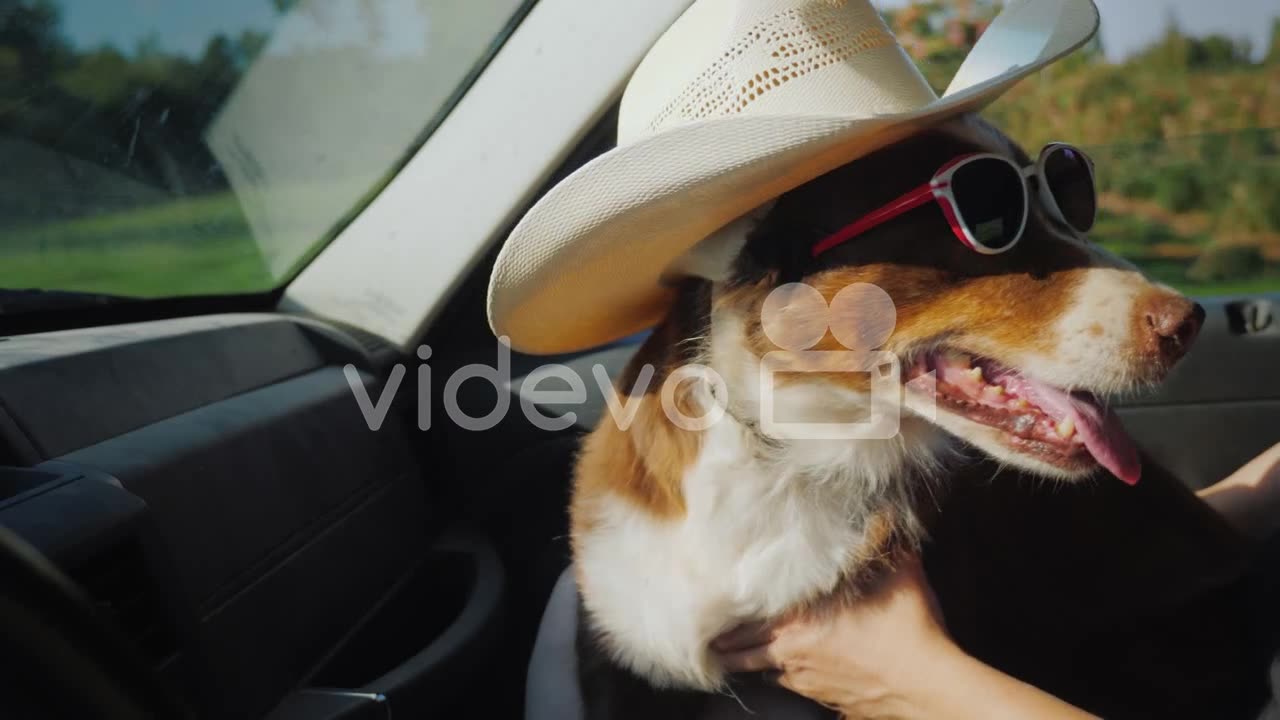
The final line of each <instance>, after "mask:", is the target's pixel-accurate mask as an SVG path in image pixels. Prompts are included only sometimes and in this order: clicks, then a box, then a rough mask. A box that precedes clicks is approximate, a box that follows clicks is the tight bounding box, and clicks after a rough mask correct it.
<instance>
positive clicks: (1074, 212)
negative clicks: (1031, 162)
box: [1044, 147, 1098, 232]
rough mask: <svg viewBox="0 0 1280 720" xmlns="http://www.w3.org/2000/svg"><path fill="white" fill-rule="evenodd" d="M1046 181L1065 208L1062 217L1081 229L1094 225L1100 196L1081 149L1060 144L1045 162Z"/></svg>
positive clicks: (1057, 200) (1059, 205) (1069, 223)
mask: <svg viewBox="0 0 1280 720" xmlns="http://www.w3.org/2000/svg"><path fill="white" fill-rule="evenodd" d="M1044 180H1045V182H1047V183H1048V184H1049V192H1050V193H1052V194H1053V200H1054V202H1056V203H1058V209H1059V210H1061V211H1062V219H1063V220H1066V221H1067V224H1068V225H1070V226H1071V227H1073V228H1075V229H1076V230H1079V231H1080V232H1088V231H1089V230H1090V229H1091V228H1093V221H1094V219H1095V218H1096V217H1097V213H1098V195H1097V191H1096V190H1095V189H1094V187H1093V171H1092V169H1091V168H1090V167H1089V158H1087V157H1085V156H1084V153H1081V152H1080V151H1079V150H1076V149H1075V148H1070V147H1057V148H1054V149H1053V150H1052V151H1050V153H1049V155H1048V156H1047V157H1045V161H1044Z"/></svg>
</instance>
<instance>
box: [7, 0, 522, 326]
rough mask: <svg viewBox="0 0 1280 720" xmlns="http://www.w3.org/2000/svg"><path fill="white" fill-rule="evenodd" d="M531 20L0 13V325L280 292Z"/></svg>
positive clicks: (79, 1)
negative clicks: (64, 309) (84, 300)
mask: <svg viewBox="0 0 1280 720" xmlns="http://www.w3.org/2000/svg"><path fill="white" fill-rule="evenodd" d="M527 4H528V3H526V2H524V1H523V0H467V1H466V2H456V1H455V0H362V1H361V2H354V1H352V0H217V1H216V2H211V1H210V0H113V1H112V2H103V0H0V168H3V172H0V313H2V312H15V311H16V310H17V309H26V308H29V307H40V306H41V305H42V303H43V302H44V301H43V300H42V297H44V296H46V295H47V296H49V297H52V296H53V295H54V294H53V293H43V294H42V293H39V292H36V293H32V292H31V291H32V290H45V291H49V290H56V291H69V292H75V293H97V294H109V295H120V296H128V297H146V298H156V297H170V296H182V295H209V294H217V295H223V294H235V293H249V292H258V291H264V290H268V289H271V288H274V287H277V286H279V285H280V284H282V283H283V282H284V281H286V280H287V279H288V278H290V277H291V276H292V275H293V274H294V273H295V272H296V271H297V270H298V269H300V268H301V267H302V266H303V265H304V264H305V263H306V262H307V261H308V260H309V259H310V258H311V257H314V253H315V252H317V251H318V250H319V249H320V248H321V247H322V246H323V244H324V243H325V241H326V240H328V239H329V238H331V237H332V235H333V234H334V233H335V232H336V231H337V229H339V228H340V227H341V226H342V225H343V224H344V223H345V222H346V221H347V220H348V219H349V218H350V217H351V216H352V215H353V214H354V213H355V212H357V211H358V210H359V209H360V208H361V207H363V206H364V204H365V203H366V202H367V201H368V200H369V199H371V198H372V197H373V195H375V194H376V192H377V191H378V190H379V189H380V188H381V187H382V186H383V185H384V184H385V182H386V181H387V180H388V179H389V178H390V176H391V175H392V174H393V173H394V172H395V171H396V170H397V169H398V168H399V167H400V165H401V164H402V163H403V161H404V160H405V159H406V158H407V156H408V155H409V154H410V153H411V152H412V151H413V150H414V149H415V148H416V147H417V146H418V145H420V144H421V142H422V141H423V140H424V139H425V137H426V135H427V134H428V133H429V132H430V131H431V129H433V127H434V126H435V125H436V124H437V123H438V120H439V118H440V117H441V116H442V113H444V112H447V109H448V108H449V107H450V106H451V104H452V101H453V99H454V98H455V96H456V95H457V93H458V92H460V91H462V90H463V89H465V87H466V84H467V81H468V79H469V78H470V77H471V76H473V74H474V72H475V71H476V70H477V68H479V67H480V66H481V64H482V63H483V62H484V61H485V59H486V58H487V57H488V56H489V55H490V54H491V53H492V51H493V49H494V48H496V46H497V44H499V43H500V42H501V41H502V40H503V39H504V38H505V35H506V34H507V33H508V32H509V30H510V28H511V27H512V25H513V24H514V23H515V22H517V20H518V18H519V17H520V15H521V13H522V12H523V9H524V7H525V6H526V5H527ZM58 295H59V296H60V297H65V295H67V293H58ZM24 297H25V298H27V301H26V302H16V301H15V298H24ZM100 300H101V298H99V301H100Z"/></svg>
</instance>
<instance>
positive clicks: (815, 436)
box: [760, 283, 903, 440]
mask: <svg viewBox="0 0 1280 720" xmlns="http://www.w3.org/2000/svg"><path fill="white" fill-rule="evenodd" d="M761 313H762V318H761V319H762V321H763V322H762V325H763V329H764V332H765V335H766V336H767V337H768V338H769V340H770V341H771V342H772V343H773V344H774V345H775V346H777V347H779V348H781V349H780V350H775V351H773V352H769V353H767V354H765V356H764V357H763V358H761V362H760V429H761V431H762V432H763V433H764V434H765V435H767V436H769V437H773V438H777V439H781V440H888V439H891V438H893V437H896V436H897V435H898V432H899V430H900V428H901V423H902V403H903V388H902V362H901V361H900V360H899V358H898V356H897V355H896V354H894V353H892V352H888V351H885V350H878V349H876V348H880V347H882V346H884V344H885V343H886V342H887V341H888V340H889V336H890V335H892V334H893V330H894V328H895V327H896V325H897V308H896V307H895V305H894V303H893V300H892V299H891V298H890V297H889V294H888V293H886V292H885V291H884V290H883V289H881V288H880V287H878V286H876V285H871V284H867V283H857V284H853V285H849V286H847V287H845V288H843V289H842V290H840V292H838V293H837V294H836V295H835V296H834V297H833V298H832V299H831V304H830V305H828V304H827V301H826V298H825V297H823V295H822V293H821V292H819V291H818V290H817V289H816V288H814V287H812V286H810V285H806V284H804V283H790V284H787V285H783V286H781V287H779V288H777V289H775V290H774V291H773V292H772V293H770V295H769V297H768V298H767V299H766V300H765V303H764V305H763V307H762V310H761ZM828 331H830V332H831V334H832V335H833V336H834V337H835V339H836V340H837V341H838V342H839V343H840V345H841V346H843V347H844V348H845V349H844V350H814V349H813V348H814V347H816V346H817V345H818V343H819V342H821V341H822V339H823V338H824V337H825V336H826V334H827V332H828ZM797 373H824V374H851V375H853V374H861V375H865V376H866V377H867V378H868V379H869V381H870V382H869V390H868V391H867V392H866V393H865V398H863V397H861V396H862V395H864V393H862V392H861V391H857V394H858V395H859V397H858V398H856V399H857V400H859V401H861V400H863V399H865V400H866V402H865V403H862V402H858V403H857V405H859V407H863V408H865V410H866V413H865V414H864V415H862V416H861V417H860V418H859V419H857V420H844V421H825V420H835V419H837V418H840V419H843V418H842V417H841V416H847V414H848V412H847V410H848V408H847V407H845V406H842V405H841V404H840V403H839V402H838V401H837V402H834V403H832V404H831V405H830V406H827V407H825V408H824V407H820V408H819V410H818V412H817V413H814V412H813V408H815V406H821V405H822V403H821V402H819V403H813V402H812V397H811V396H810V397H806V398H804V399H801V401H800V402H798V403H793V404H792V405H798V406H800V407H801V408H803V411H804V412H807V413H808V414H809V416H807V417H803V418H801V419H799V420H791V421H784V420H782V419H780V418H779V417H778V415H779V411H780V409H782V408H781V407H780V406H782V405H787V403H786V402H785V401H784V397H785V393H786V392H788V388H786V387H785V386H783V385H782V384H780V383H779V380H778V378H779V377H780V376H783V375H794V374H797ZM831 391H832V392H833V393H836V394H837V395H835V396H833V397H838V394H839V393H850V394H853V393H855V391H854V390H851V389H847V388H843V387H839V386H833V387H832V388H831ZM850 400H851V401H852V400H854V398H853V397H851V398H850ZM853 404H854V403H853V402H851V403H850V407H851V406H852V405H853ZM787 409H788V410H793V409H795V408H793V407H787ZM826 409H830V411H831V412H830V417H825V418H821V420H824V421H819V418H817V417H813V415H821V414H822V411H823V410H826Z"/></svg>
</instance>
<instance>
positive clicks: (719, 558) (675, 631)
mask: <svg viewBox="0 0 1280 720" xmlns="http://www.w3.org/2000/svg"><path fill="white" fill-rule="evenodd" d="M970 153H992V154H996V155H1000V156H1003V157H1006V158H1008V159H1010V160H1012V161H1013V162H1014V163H1015V164H1016V165H1017V166H1018V167H1026V166H1028V165H1030V164H1031V163H1032V158H1031V157H1030V156H1028V154H1027V153H1026V152H1025V151H1024V150H1023V149H1022V148H1020V147H1019V146H1018V145H1017V144H1016V143H1014V142H1013V141H1012V140H1011V139H1010V138H1009V137H1007V136H1006V135H1004V134H1003V133H1001V132H1000V131H999V130H997V129H996V128H994V127H993V126H991V125H989V124H988V123H986V122H984V121H982V120H981V119H979V118H978V117H977V116H975V115H962V116H960V117H958V118H955V119H952V120H949V121H947V122H946V123H944V124H942V125H939V126H936V127H933V128H930V129H927V130H925V131H923V132H920V133H918V134H916V135H914V136H912V137H909V138H907V139H905V140H903V141H901V142H898V143H896V144H894V145H891V146H889V147H887V148H885V149H882V150H879V151H877V152H875V153H873V154H871V155H868V156H865V157H863V158H860V159H858V160H855V161H854V162H852V163H850V164H848V165H845V166H844V167H840V168H838V169H836V170H834V171H832V172H829V173H827V174H825V175H823V176H821V177H819V178H817V179H816V180H813V181H811V182H809V183H807V184H805V185H802V186H801V187H799V188H797V189H795V190H792V191H790V192H788V193H787V194H785V195H783V196H781V197H780V198H778V199H777V200H776V201H773V202H770V203H769V204H767V205H766V206H764V207H761V208H760V209H758V210H757V211H755V212H753V213H750V214H748V215H746V216H744V217H743V218H742V219H740V220H739V221H737V222H735V223H733V224H731V225H730V226H728V227H726V228H725V229H723V230H722V231H720V232H719V233H717V234H716V235H715V236H713V237H712V238H709V239H708V240H707V241H705V242H704V247H710V248H712V249H713V250H714V252H716V253H720V254H721V255H723V254H725V253H728V254H729V255H730V256H732V258H733V259H732V261H731V262H730V263H729V264H728V268H729V269H728V272H726V273H724V274H723V276H721V277H716V278H714V279H706V278H696V279H685V280H683V281H681V283H680V285H679V289H678V293H677V300H676V302H675V304H674V306H673V307H672V309H671V310H670V312H669V313H668V314H667V316H666V318H665V319H664V320H663V321H662V322H661V323H660V324H659V325H658V326H657V327H656V329H655V330H654V331H653V333H652V334H651V335H650V336H649V337H648V339H647V340H646V341H645V342H644V344H643V345H642V347H641V348H640V350H639V352H638V353H637V355H636V356H635V358H634V359H633V360H632V362H631V364H630V366H629V367H628V369H627V371H626V372H625V373H624V375H623V377H622V378H621V379H620V380H619V382H618V386H619V390H620V391H621V392H622V393H633V394H635V395H636V397H634V398H633V400H634V402H635V403H636V404H637V409H636V410H635V415H634V417H633V418H632V420H631V423H630V425H629V426H628V427H626V428H625V429H623V428H622V427H620V425H619V423H617V422H615V421H614V420H613V419H611V418H609V417H606V418H605V419H604V420H603V421H602V422H601V424H600V425H599V426H598V427H597V428H596V429H595V431H594V432H593V433H592V434H590V435H589V436H588V438H587V439H586V441H585V444H584V446H583V449H582V451H581V454H580V457H579V459H578V462H577V466H576V472H575V477H574V488H573V496H572V503H571V512H570V515H571V541H572V542H571V544H572V552H573V559H574V568H575V572H576V580H577V584H578V589H579V593H580V599H581V609H582V612H581V613H580V616H581V618H582V626H581V628H580V635H579V643H580V649H579V653H580V666H581V668H582V678H581V680H582V684H583V688H584V690H583V692H584V698H585V700H586V704H587V717H589V718H597V717H600V718H603V717H676V716H688V717H694V716H697V714H698V713H699V712H701V710H702V709H705V701H706V700H707V698H709V697H710V696H711V694H714V693H723V692H725V691H727V690H728V689H729V688H730V684H729V679H728V678H727V677H726V675H725V673H724V672H723V670H722V669H721V668H720V667H718V665H717V663H716V660H715V657H714V655H713V653H711V651H710V649H709V645H710V642H711V641H712V640H713V639H714V638H715V637H717V636H718V635H720V634H722V633H724V632H726V631H728V630H730V629H732V628H733V627H735V626H737V625H739V624H741V623H744V622H751V621H759V620H773V619H777V618H782V617H785V616H787V615H788V614H789V613H794V612H798V611H802V610H805V609H811V608H814V607H823V606H831V605H832V604H838V603H844V602H856V599H857V597H858V596H859V594H860V593H861V592H863V591H864V590H865V588H867V587H868V584H869V583H871V582H874V580H875V578H876V577H878V576H879V575H880V574H882V573H883V572H886V571H887V570H890V569H892V567H893V565H894V562H895V559H896V558H899V557H902V555H903V554H904V553H912V552H917V551H918V550H919V549H920V546H921V543H922V542H923V541H924V539H925V538H926V537H927V534H928V532H929V526H930V515H931V512H932V510H933V508H936V506H937V503H938V502H939V497H940V496H941V495H942V494H943V493H945V490H946V488H945V482H944V478H945V477H946V476H947V471H948V467H950V466H953V465H954V462H955V461H956V459H957V458H959V457H960V456H961V455H962V454H963V453H964V452H965V450H964V448H977V449H978V450H980V451H981V452H983V453H985V454H986V455H988V456H990V457H991V458H993V459H994V460H995V461H996V462H998V463H1000V464H1002V465H1005V466H1008V467H1011V468H1017V469H1021V470H1024V471H1028V472H1030V473H1033V474H1036V475H1038V476H1041V477H1044V478H1049V479H1052V480H1056V481H1062V482H1078V481H1082V480H1084V479H1086V478H1093V477H1095V476H1103V475H1107V474H1115V475H1117V476H1119V477H1122V478H1123V479H1125V480H1126V481H1128V482H1135V481H1136V479H1137V478H1136V474H1137V468H1136V462H1137V461H1136V454H1135V452H1134V450H1133V448H1132V446H1131V445H1130V444H1129V442H1128V440H1127V438H1126V437H1125V436H1124V434H1123V430H1122V428H1120V427H1119V425H1118V423H1117V421H1116V420H1115V419H1114V416H1113V415H1112V414H1111V413H1110V412H1109V411H1108V410H1107V402H1108V401H1109V399H1112V398H1115V397H1118V396H1122V395H1127V394H1131V393H1135V392H1139V391H1142V390H1145V389H1148V388H1151V387H1153V386H1155V385H1156V384H1158V383H1160V382H1161V381H1162V380H1163V379H1164V378H1165V377H1166V376H1167V374H1168V373H1169V372H1170V370H1171V369H1172V368H1173V367H1174V365H1175V364H1176V363H1177V362H1178V360H1179V359H1180V358H1181V357H1182V356H1183V355H1184V354H1185V353H1186V352H1187V350H1188V349H1189V347H1190V346H1191V344H1192V342H1193V341H1194V339H1195V336H1196V334H1197V331H1198V329H1199V326H1200V324H1201V322H1202V320H1203V310H1202V309H1201V308H1200V307H1199V306H1197V305H1196V304H1195V303H1193V302H1192V301H1191V300H1189V299H1187V298H1185V297H1183V296H1182V295H1180V294H1179V293H1177V292H1176V291H1174V290H1173V289H1171V288H1169V287H1167V286H1164V285H1161V284H1158V283H1155V282H1152V281H1151V280H1149V279H1147V278H1146V277H1144V276H1143V275H1142V273H1141V272H1140V271H1139V270H1138V269H1137V268H1135V267H1134V266H1133V265H1131V264H1129V263H1127V262H1126V261H1124V260H1122V259H1120V258H1118V257H1116V256H1115V255H1113V254H1111V253H1109V252H1107V251H1106V250H1105V249H1104V248H1102V247H1100V246H1098V245H1095V244H1092V243H1090V242H1089V240H1088V239H1087V238H1086V237H1084V236H1082V235H1081V234H1080V233H1078V232H1075V231H1073V230H1071V229H1070V228H1068V227H1064V226H1063V224H1062V223H1061V222H1060V221H1059V220H1057V219H1055V218H1054V217H1053V216H1051V214H1050V213H1048V212H1047V211H1046V209H1045V208H1044V207H1043V206H1042V204H1041V203H1039V202H1037V200H1036V198H1035V197H1034V194H1033V196H1032V200H1031V208H1030V214H1029V216H1028V219H1027V226H1026V229H1025V233H1024V235H1023V237H1022V240H1021V242H1020V243H1018V244H1017V245H1016V246H1015V247H1013V248H1012V249H1010V250H1008V251H1007V252H1003V253H1000V254H982V253H977V252H974V251H973V250H972V249H970V248H967V247H965V246H964V245H962V244H961V243H958V242H956V240H955V237H954V236H953V235H952V233H951V232H950V231H949V229H948V227H947V222H946V219H945V218H944V216H943V213H942V212H940V211H939V210H938V209H937V207H936V206H935V207H932V208H930V209H929V210H923V209H922V210H918V211H915V212H911V213H907V214H904V215H902V216H901V217H898V218H896V219H894V220H892V221H891V222H888V223H885V224H883V225H881V226H879V227H877V228H874V229H872V230H870V231H869V232H866V233H865V234H863V235H861V236H860V237H857V238H855V239H853V240H852V241H850V242H848V243H844V244H843V245H841V246H840V247H838V248H836V249H834V250H832V251H831V252H828V253H823V254H821V255H818V256H816V257H815V256H814V254H813V253H812V252H811V248H812V247H813V245H814V243H815V242H817V241H819V240H820V239H821V238H822V236H823V235H824V233H826V232H828V231H830V229H832V228H838V227H841V226H842V225H844V224H846V223H848V222H849V221H850V219H852V218H857V217H860V216H863V215H865V214H866V213H869V212H871V211H872V210H874V209H876V208H878V207H880V206H882V205H884V204H885V203H886V202H888V201H890V200H892V199H893V198H894V197H895V196H896V195H898V194H900V193H902V192H903V191H904V190H906V189H908V188H910V187H912V186H915V185H918V184H919V183H920V182H921V180H922V179H924V178H925V177H927V174H928V173H929V172H930V171H931V170H933V169H935V168H937V167H940V166H943V165H944V164H945V163H947V162H948V161H950V160H952V159H953V158H956V157H958V156H962V155H966V154H970ZM869 286H874V287H877V288H880V289H881V290H883V291H884V293H885V294H887V296H888V298H889V299H891V300H892V311H891V312H892V316H891V319H890V322H889V323H888V324H887V326H886V327H883V328H871V327H868V324H873V323H876V322H880V323H881V324H882V325H884V323H883V322H882V320H883V318H871V319H867V318H866V317H864V315H865V313H864V314H863V315H860V314H859V313H856V312H846V313H843V314H842V313H841V312H840V308H839V307H838V305H839V303H838V302H835V301H836V299H837V296H838V295H839V294H840V293H841V291H843V290H845V289H846V288H850V287H863V288H865V287H869ZM789 288H810V289H812V290H806V291H805V292H810V293H811V294H812V291H815V290H816V293H817V295H818V296H820V297H821V299H822V300H823V302H821V303H814V302H800V301H799V300H797V298H799V297H800V296H799V295H797V294H795V293H792V294H790V295H788V294H787V292H788V289H789ZM780 292H781V293H782V295H779V294H778V293H780ZM796 292H799V291H796ZM771 298H772V299H771ZM780 298H781V300H780ZM801 299H803V298H801ZM779 302H781V307H786V308H788V313H787V314H786V315H785V322H784V323H783V325H784V326H785V327H784V329H786V328H793V329H795V328H800V329H804V328H811V327H819V328H824V329H825V328H827V327H828V325H829V326H830V328H831V329H830V330H829V331H826V330H824V331H823V332H822V333H821V337H820V339H817V340H816V343H814V344H813V345H812V346H811V347H810V348H809V349H810V350H812V351H816V352H830V353H839V352H849V351H853V352H861V353H870V352H873V351H874V352H889V353H892V354H893V355H894V356H896V357H898V358H901V360H902V368H903V370H902V372H901V383H902V384H903V385H904V386H905V387H904V389H903V391H902V394H901V397H902V398H903V402H904V411H903V414H902V416H901V419H900V423H899V431H898V432H897V433H896V434H895V435H893V436H892V437H889V438H883V439H854V440H848V439H805V438H795V439H791V438H779V437H776V436H771V435H769V434H767V433H765V432H763V431H762V429H761V428H762V425H763V424H764V423H765V421H766V418H763V417H762V414H761V413H762V407H761V401H760V397H761V377H762V376H761V365H762V362H764V360H763V359H764V358H765V357H766V356H768V355H769V354H770V353H774V352H777V351H779V350H780V347H779V346H778V344H777V342H776V340H777V337H776V335H777V333H776V332H772V331H771V328H770V327H769V323H770V322H771V321H770V310H771V308H770V303H775V304H776V303H779ZM775 308H776V306H775ZM863 309H865V308H863ZM886 330H888V332H885V331H886ZM807 332H809V331H808V330H804V331H803V332H800V334H802V335H803V334H805V333H807ZM810 334H812V335H814V336H817V333H810ZM837 335H838V336H839V338H837ZM872 338H874V341H876V342H879V341H880V340H883V343H882V344H880V345H877V346H875V347H859V346H857V345H858V344H859V343H862V342H871V341H872V340H871V339H872ZM851 345H852V346H851ZM686 367H705V368H709V369H710V370H712V371H714V374H715V376H716V377H718V378H719V379H720V380H721V382H713V381H711V380H710V379H708V378H709V377H710V376H709V375H705V374H704V375H701V376H693V377H690V378H687V379H686V380H685V381H684V382H679V383H666V382H664V381H666V380H668V379H670V378H671V377H672V376H673V374H675V373H677V372H679V371H680V368H686ZM650 373H652V375H651V376H650ZM646 378H647V379H646ZM642 381H643V382H642ZM872 382H873V379H872V378H871V375H870V373H842V372H837V371H836V368H828V367H818V368H817V369H810V370H808V371H804V372H793V373H787V374H784V375H782V376H780V377H779V378H778V379H777V381H776V384H775V386H774V387H773V388H772V393H773V410H774V411H776V412H777V413H780V414H783V415H786V416H787V417H788V420H789V421H792V422H811V423H831V422H856V421H858V420H859V419H865V418H866V417H868V413H871V412H874V408H872V407H870V402H871V400H870V394H871V391H872ZM662 388H666V389H662ZM1068 392H1070V393H1072V394H1071V395H1067V393H1068ZM664 396H665V397H664ZM1066 397H1070V398H1072V400H1071V402H1073V403H1074V404H1075V405H1074V409H1073V410H1072V411H1070V412H1068V411H1066V410H1064V409H1063V407H1062V406H1061V403H1060V400H1061V398H1066ZM1053 398H1058V399H1059V400H1054V399H1053ZM1037 403H1044V404H1043V405H1040V404H1037ZM717 407H719V408H721V409H722V410H723V413H722V416H721V417H720V418H719V420H718V421H717V422H715V423H713V424H711V425H710V426H709V427H705V428H695V429H686V428H682V427H679V426H678V425H677V424H676V423H673V422H672V421H671V412H672V410H673V409H674V410H676V411H680V412H682V413H683V414H684V415H686V416H688V417H705V416H707V414H708V413H710V412H712V411H713V410H714V409H715V408H717ZM1081 414H1083V415H1087V417H1086V418H1084V419H1083V421H1077V420H1075V418H1080V417H1081ZM1098 481H1099V482H1101V481H1103V480H1102V479H1099V480H1098ZM1107 481H1110V482H1115V480H1114V479H1107Z"/></svg>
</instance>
